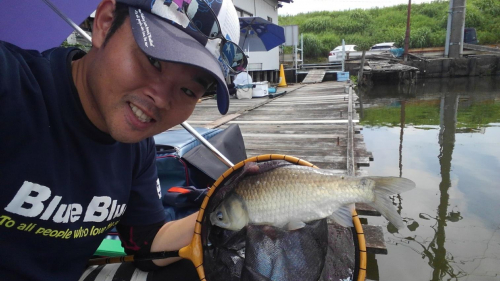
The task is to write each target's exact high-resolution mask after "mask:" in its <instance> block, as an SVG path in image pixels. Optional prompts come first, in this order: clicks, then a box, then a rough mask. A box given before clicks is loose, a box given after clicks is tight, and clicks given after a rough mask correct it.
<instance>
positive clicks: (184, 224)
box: [151, 212, 198, 266]
mask: <svg viewBox="0 0 500 281" xmlns="http://www.w3.org/2000/svg"><path fill="white" fill-rule="evenodd" d="M197 217H198V212H196V213H194V214H192V215H190V216H187V217H185V218H182V219H180V220H176V221H171V222H167V223H166V224H165V225H163V226H162V228H161V229H160V230H159V231H158V233H157V234H156V236H155V238H154V240H153V244H152V245H151V252H162V251H176V250H179V249H181V248H182V247H185V246H187V245H188V244H189V243H191V239H193V235H194V226H195V224H196V218H197ZM180 259H181V258H167V259H162V260H154V261H153V262H154V263H155V264H156V265H158V266H165V265H167V264H171V263H173V262H176V261H178V260H180Z"/></svg>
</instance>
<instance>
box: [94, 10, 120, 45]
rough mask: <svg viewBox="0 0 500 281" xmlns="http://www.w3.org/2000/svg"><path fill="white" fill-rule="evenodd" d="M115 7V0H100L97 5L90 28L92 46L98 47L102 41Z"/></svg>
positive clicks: (111, 21)
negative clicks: (91, 27)
mask: <svg viewBox="0 0 500 281" xmlns="http://www.w3.org/2000/svg"><path fill="white" fill-rule="evenodd" d="M115 7H116V1H115V0H102V1H101V3H99V6H97V10H96V12H95V18H94V26H93V29H92V47H96V48H100V47H101V46H102V44H103V43H104V40H105V39H106V35H107V34H108V31H109V29H110V28H111V24H112V23H113V17H114V15H113V12H114V10H115Z"/></svg>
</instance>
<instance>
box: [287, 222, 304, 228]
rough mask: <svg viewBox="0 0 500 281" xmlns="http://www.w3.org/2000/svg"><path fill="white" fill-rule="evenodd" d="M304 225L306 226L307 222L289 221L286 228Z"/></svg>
mask: <svg viewBox="0 0 500 281" xmlns="http://www.w3.org/2000/svg"><path fill="white" fill-rule="evenodd" d="M304 226H306V224H305V223H304V222H303V221H299V220H296V221H290V222H288V224H287V225H286V228H287V229H288V230H297V229H301V228H303V227H304Z"/></svg>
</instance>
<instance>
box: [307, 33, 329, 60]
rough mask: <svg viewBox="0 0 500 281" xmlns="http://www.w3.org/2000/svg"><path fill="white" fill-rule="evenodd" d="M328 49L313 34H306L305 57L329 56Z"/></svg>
mask: <svg viewBox="0 0 500 281" xmlns="http://www.w3.org/2000/svg"><path fill="white" fill-rule="evenodd" d="M328 52H329V50H328V51H327V49H326V48H325V46H323V44H322V43H321V41H320V40H319V39H318V37H317V36H316V35H314V34H311V33H305V34H304V56H306V57H314V58H317V57H320V56H328Z"/></svg>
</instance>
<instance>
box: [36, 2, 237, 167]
mask: <svg viewBox="0 0 500 281" xmlns="http://www.w3.org/2000/svg"><path fill="white" fill-rule="evenodd" d="M42 1H43V2H44V3H45V4H47V6H49V8H51V9H52V10H53V11H54V12H55V13H56V14H57V15H58V16H60V17H61V18H62V19H63V20H64V21H65V22H67V23H68V24H69V25H70V26H71V27H73V28H74V29H75V30H76V32H78V33H79V34H80V35H82V36H83V38H85V39H86V40H87V41H88V42H89V43H92V37H90V35H89V34H88V33H87V32H85V31H84V30H83V29H81V28H80V27H79V26H78V25H77V24H76V23H75V22H74V21H72V20H71V19H70V18H68V17H67V16H66V15H65V14H63V12H61V10H59V9H58V8H57V7H56V6H55V5H54V4H52V2H50V0H42ZM180 125H181V126H182V127H183V128H184V129H186V131H188V132H189V133H190V134H191V135H193V136H194V137H195V138H196V139H198V140H199V141H200V142H201V143H202V144H203V145H204V146H205V147H206V148H207V149H208V150H210V152H212V153H213V154H214V155H215V156H216V157H217V158H218V159H219V160H220V161H222V163H224V164H225V165H226V166H227V167H228V168H231V167H232V166H234V164H233V163H232V162H231V161H229V159H227V158H226V157H225V156H224V154H222V153H221V152H220V151H219V150H217V148H215V147H214V146H213V145H212V144H210V143H209V142H208V141H207V140H206V139H205V138H204V137H203V136H202V135H200V134H199V133H198V132H197V131H196V130H195V129H194V128H193V127H191V125H189V124H188V123H187V122H186V121H184V122H182V123H181V124H180Z"/></svg>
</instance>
